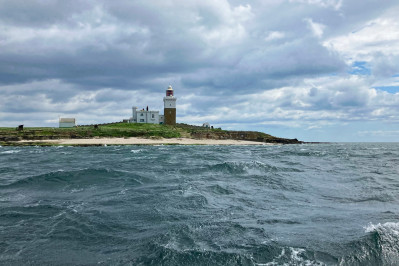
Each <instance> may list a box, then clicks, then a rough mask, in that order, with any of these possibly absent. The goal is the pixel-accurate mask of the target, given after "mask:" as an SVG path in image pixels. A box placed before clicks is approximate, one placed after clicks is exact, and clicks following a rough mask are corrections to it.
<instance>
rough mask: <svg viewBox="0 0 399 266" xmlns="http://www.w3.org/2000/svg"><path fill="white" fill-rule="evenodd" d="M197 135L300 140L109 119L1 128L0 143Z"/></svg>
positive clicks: (265, 139)
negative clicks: (81, 123)
mask: <svg viewBox="0 0 399 266" xmlns="http://www.w3.org/2000/svg"><path fill="white" fill-rule="evenodd" d="M102 137H104V138H105V137H111V138H121V137H122V138H128V137H144V138H179V137H186V138H197V139H236V140H248V141H262V142H269V143H300V142H298V140H296V139H294V140H290V139H282V138H277V137H273V136H271V135H268V134H265V133H262V132H255V131H228V130H222V129H220V128H216V129H213V128H205V127H200V126H192V125H187V124H177V125H176V126H169V125H158V124H137V123H110V124H101V125H88V126H78V127H73V128H48V127H33V128H24V129H22V130H18V128H4V127H3V128H0V145H7V143H10V142H15V141H19V140H31V141H32V143H34V141H35V140H46V139H47V140H48V139H71V138H102Z"/></svg>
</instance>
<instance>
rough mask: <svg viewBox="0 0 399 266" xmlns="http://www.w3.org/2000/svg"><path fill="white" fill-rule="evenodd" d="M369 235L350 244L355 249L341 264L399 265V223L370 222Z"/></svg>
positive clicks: (366, 229) (349, 246)
mask: <svg viewBox="0 0 399 266" xmlns="http://www.w3.org/2000/svg"><path fill="white" fill-rule="evenodd" d="M364 229H365V232H366V233H367V235H366V236H365V237H363V238H362V239H360V240H359V241H354V242H352V243H349V244H348V248H350V249H351V250H353V251H352V252H350V254H349V255H347V256H344V257H343V258H342V259H341V260H340V265H399V241H398V239H399V223H395V222H387V223H384V224H380V223H379V224H376V225H374V224H372V223H370V224H369V225H367V226H366V227H364Z"/></svg>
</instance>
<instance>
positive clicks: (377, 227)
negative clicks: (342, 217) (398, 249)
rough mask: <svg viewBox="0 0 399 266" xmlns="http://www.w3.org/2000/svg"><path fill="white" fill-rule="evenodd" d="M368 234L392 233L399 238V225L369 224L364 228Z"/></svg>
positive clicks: (387, 223)
mask: <svg viewBox="0 0 399 266" xmlns="http://www.w3.org/2000/svg"><path fill="white" fill-rule="evenodd" d="M363 228H364V231H365V232H366V233H371V232H374V231H391V232H392V233H393V234H395V235H398V236H399V223H395V222H386V223H384V224H381V223H378V224H372V223H369V224H368V225H367V226H365V227H363Z"/></svg>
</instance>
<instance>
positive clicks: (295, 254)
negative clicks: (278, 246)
mask: <svg viewBox="0 0 399 266" xmlns="http://www.w3.org/2000/svg"><path fill="white" fill-rule="evenodd" d="M303 253H305V249H303V248H293V247H289V248H287V249H286V248H283V249H282V250H281V254H280V255H278V256H277V257H275V258H274V259H273V261H271V262H268V263H255V264H256V265H259V266H275V265H286V266H288V265H301V266H302V265H303V266H305V265H306V266H311V265H317V266H321V265H325V264H324V263H322V262H320V261H315V260H308V259H304V258H303V256H302V254H303ZM287 260H289V261H287Z"/></svg>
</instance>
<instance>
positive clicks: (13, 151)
mask: <svg viewBox="0 0 399 266" xmlns="http://www.w3.org/2000/svg"><path fill="white" fill-rule="evenodd" d="M20 151H21V150H8V151H2V152H0V153H2V154H12V153H18V152H20Z"/></svg>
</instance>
